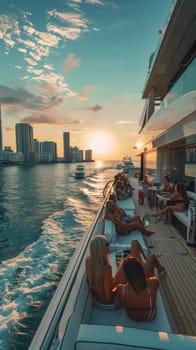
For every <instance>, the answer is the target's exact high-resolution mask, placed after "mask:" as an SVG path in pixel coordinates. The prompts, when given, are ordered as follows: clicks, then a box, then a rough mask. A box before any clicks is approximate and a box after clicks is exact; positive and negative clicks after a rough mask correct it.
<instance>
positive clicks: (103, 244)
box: [86, 235, 164, 305]
mask: <svg viewBox="0 0 196 350" xmlns="http://www.w3.org/2000/svg"><path fill="white" fill-rule="evenodd" d="M140 255H142V256H143V257H144V258H146V257H145V255H144V252H143V250H142V247H141V245H140V244H139V242H138V241H137V240H133V241H132V244H131V247H130V255H129V256H130V257H140ZM139 259H140V258H139ZM126 260H127V258H125V259H123V260H122V262H121V264H120V267H119V270H118V272H117V274H116V276H115V277H114V278H113V277H112V266H111V264H110V260H109V242H108V241H107V239H106V237H105V236H104V235H97V236H95V237H94V238H93V239H92V241H91V242H90V254H89V256H88V257H87V258H86V276H87V281H88V285H89V288H90V289H91V291H92V294H93V296H94V298H95V299H96V301H98V302H99V303H101V304H105V305H107V304H111V303H112V302H113V299H114V295H115V293H117V294H116V303H118V302H119V303H120V301H118V295H119V289H118V287H117V285H118V284H119V283H127V277H126V275H125V273H124V270H123V264H124V261H126ZM143 267H144V269H145V273H146V276H149V274H150V276H151V277H152V274H153V269H154V268H155V267H156V268H157V269H158V272H159V273H161V272H162V271H163V270H164V267H163V266H162V265H161V264H160V263H159V261H158V260H157V258H156V257H155V256H154V255H150V256H149V257H147V258H146V261H145V262H144V263H143ZM147 278H148V277H147ZM156 283H158V282H156ZM115 287H117V289H115ZM113 288H114V289H113ZM119 288H121V287H119Z"/></svg>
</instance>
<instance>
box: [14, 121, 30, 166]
mask: <svg viewBox="0 0 196 350" xmlns="http://www.w3.org/2000/svg"><path fill="white" fill-rule="evenodd" d="M16 150H17V152H22V153H23V154H24V161H25V162H33V161H34V144H33V127H32V126H31V125H30V124H25V123H18V124H16Z"/></svg>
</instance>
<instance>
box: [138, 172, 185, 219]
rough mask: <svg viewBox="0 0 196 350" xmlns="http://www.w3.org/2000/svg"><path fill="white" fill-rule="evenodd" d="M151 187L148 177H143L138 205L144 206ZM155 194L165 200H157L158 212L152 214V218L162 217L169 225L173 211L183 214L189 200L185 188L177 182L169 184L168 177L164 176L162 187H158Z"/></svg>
mask: <svg viewBox="0 0 196 350" xmlns="http://www.w3.org/2000/svg"><path fill="white" fill-rule="evenodd" d="M151 185H152V184H151V183H150V182H149V181H148V177H147V176H145V177H144V180H143V181H142V183H141V184H140V188H139V191H138V203H139V204H144V198H145V197H146V198H148V189H149V186H151ZM157 193H158V194H160V195H162V196H163V197H164V196H165V197H166V200H164V199H159V200H158V204H157V205H158V209H159V211H158V212H157V213H156V214H152V216H154V217H158V216H163V217H164V222H165V223H171V221H172V212H173V211H178V212H183V211H184V210H186V209H187V208H188V206H189V198H188V195H187V192H186V189H185V186H184V185H183V184H182V183H180V182H178V181H177V180H176V181H174V183H173V184H171V183H170V181H169V177H168V176H164V178H163V182H162V185H161V186H160V187H159V190H158V191H157ZM165 203H166V205H165Z"/></svg>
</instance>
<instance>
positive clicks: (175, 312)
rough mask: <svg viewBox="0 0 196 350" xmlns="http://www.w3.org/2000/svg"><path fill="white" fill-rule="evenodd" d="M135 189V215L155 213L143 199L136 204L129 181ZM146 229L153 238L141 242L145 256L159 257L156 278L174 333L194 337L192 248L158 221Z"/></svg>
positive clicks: (195, 261)
mask: <svg viewBox="0 0 196 350" xmlns="http://www.w3.org/2000/svg"><path fill="white" fill-rule="evenodd" d="M130 182H131V184H132V185H133V187H134V188H135V191H134V193H133V200H134V202H135V206H136V214H137V215H141V216H143V215H144V214H145V213H146V212H149V213H150V214H152V213H154V212H155V211H156V209H155V208H152V209H151V208H150V207H149V205H148V201H147V200H146V199H145V203H144V205H142V206H141V205H139V204H138V179H135V178H133V177H131V178H130ZM149 229H150V230H152V231H154V232H155V234H153V235H151V236H150V237H147V238H145V240H146V244H147V246H148V248H149V253H153V254H155V255H156V256H158V257H159V259H160V261H161V263H162V264H163V265H164V266H165V268H166V273H165V274H164V275H163V276H162V277H161V278H160V290H161V294H162V298H163V300H164V303H165V306H166V309H167V311H168V315H169V320H170V324H171V327H172V329H173V332H174V333H179V334H186V335H192V336H193V335H194V336H195V335H196V248H192V247H189V246H187V244H186V242H185V240H184V238H183V237H182V236H181V235H180V233H179V232H178V231H177V230H176V229H175V228H174V226H173V225H167V224H164V223H163V221H162V220H160V219H158V218H152V219H151V220H150V224H149Z"/></svg>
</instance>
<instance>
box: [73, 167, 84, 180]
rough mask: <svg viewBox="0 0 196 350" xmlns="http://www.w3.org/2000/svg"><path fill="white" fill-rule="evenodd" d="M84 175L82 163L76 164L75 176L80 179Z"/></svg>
mask: <svg viewBox="0 0 196 350" xmlns="http://www.w3.org/2000/svg"><path fill="white" fill-rule="evenodd" d="M84 177H85V167H84V165H81V164H80V165H77V166H76V170H75V178H76V179H82V178H84Z"/></svg>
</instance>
